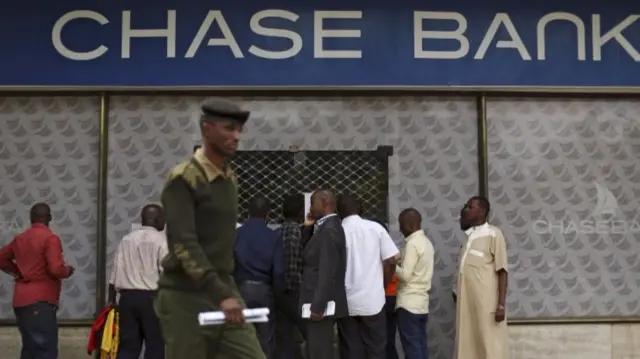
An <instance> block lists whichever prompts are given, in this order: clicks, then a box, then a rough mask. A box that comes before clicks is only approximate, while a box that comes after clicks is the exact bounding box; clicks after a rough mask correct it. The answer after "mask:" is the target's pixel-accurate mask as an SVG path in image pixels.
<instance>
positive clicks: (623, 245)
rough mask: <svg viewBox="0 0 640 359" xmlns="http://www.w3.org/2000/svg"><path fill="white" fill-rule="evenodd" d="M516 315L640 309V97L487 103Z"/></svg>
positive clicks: (493, 185) (496, 202) (494, 192)
mask: <svg viewBox="0 0 640 359" xmlns="http://www.w3.org/2000/svg"><path fill="white" fill-rule="evenodd" d="M488 117H489V124H488V125H489V126H488V127H489V129H488V131H489V139H488V141H489V187H490V194H491V201H492V204H493V209H492V212H493V216H492V219H493V223H494V224H496V225H498V226H500V227H501V228H502V230H503V231H504V233H505V236H506V238H507V241H508V244H509V247H510V248H509V253H510V256H509V260H510V263H511V276H510V290H511V292H510V294H509V299H508V302H509V313H510V315H511V316H512V317H527V318H532V317H541V316H553V317H567V316H620V315H638V313H640V256H638V253H640V210H639V207H638V205H639V202H640V125H639V121H640V102H632V101H591V100H584V101H574V100H542V99H536V100H533V99H509V100H506V99H496V100H491V101H489V102H488Z"/></svg>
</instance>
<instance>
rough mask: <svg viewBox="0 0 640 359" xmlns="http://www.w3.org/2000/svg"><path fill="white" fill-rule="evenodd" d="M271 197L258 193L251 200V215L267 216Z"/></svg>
mask: <svg viewBox="0 0 640 359" xmlns="http://www.w3.org/2000/svg"><path fill="white" fill-rule="evenodd" d="M269 206H270V203H269V199H267V197H265V196H263V195H257V196H255V197H253V198H252V199H251V200H250V201H249V216H250V217H266V216H267V215H268V214H269Z"/></svg>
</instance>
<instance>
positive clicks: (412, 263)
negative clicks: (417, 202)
mask: <svg viewBox="0 0 640 359" xmlns="http://www.w3.org/2000/svg"><path fill="white" fill-rule="evenodd" d="M398 221H399V222H400V231H401V232H402V234H403V235H404V237H405V241H406V244H405V248H404V254H403V256H402V263H401V264H400V265H398V266H397V267H396V277H397V278H398V295H397V302H396V308H397V309H396V315H397V318H398V332H399V333H400V342H401V343H402V349H403V350H404V354H405V358H406V359H427V358H428V357H429V351H428V348H427V318H428V314H429V290H430V289H431V278H432V277H433V261H434V255H435V251H434V249H433V244H431V241H430V240H429V239H428V238H427V236H426V235H425V234H424V231H423V230H422V229H421V227H422V216H421V215H420V212H418V211H417V210H415V209H414V208H408V209H405V210H404V211H402V212H401V213H400V217H399V218H398Z"/></svg>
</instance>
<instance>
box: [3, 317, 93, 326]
mask: <svg viewBox="0 0 640 359" xmlns="http://www.w3.org/2000/svg"><path fill="white" fill-rule="evenodd" d="M92 324H93V319H59V320H58V326H59V327H91V325H92ZM16 325H17V324H16V320H15V319H0V327H15V326H16Z"/></svg>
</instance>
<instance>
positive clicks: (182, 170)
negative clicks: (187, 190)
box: [166, 159, 206, 188]
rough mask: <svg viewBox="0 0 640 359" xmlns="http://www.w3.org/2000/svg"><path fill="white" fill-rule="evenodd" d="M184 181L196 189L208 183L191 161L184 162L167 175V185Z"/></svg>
mask: <svg viewBox="0 0 640 359" xmlns="http://www.w3.org/2000/svg"><path fill="white" fill-rule="evenodd" d="M180 179H181V180H184V181H185V182H186V183H187V184H188V185H189V186H191V187H193V188H195V187H196V186H197V185H198V184H199V183H202V182H206V178H204V175H203V174H202V171H200V170H199V169H198V168H197V167H196V165H195V164H194V163H193V161H192V160H191V159H187V160H184V161H182V162H181V163H180V164H178V165H177V166H175V167H173V168H172V169H171V171H169V174H168V175H167V181H166V182H167V184H169V183H171V182H173V181H175V180H180Z"/></svg>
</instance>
